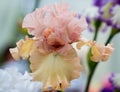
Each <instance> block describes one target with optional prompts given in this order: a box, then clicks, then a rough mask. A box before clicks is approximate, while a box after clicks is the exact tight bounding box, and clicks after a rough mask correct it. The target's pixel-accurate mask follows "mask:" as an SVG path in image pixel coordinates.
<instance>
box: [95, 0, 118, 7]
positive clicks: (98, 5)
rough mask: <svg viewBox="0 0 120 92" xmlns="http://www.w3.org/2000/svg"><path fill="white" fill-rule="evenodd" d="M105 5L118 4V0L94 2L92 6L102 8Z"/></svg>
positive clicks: (98, 0) (96, 0)
mask: <svg viewBox="0 0 120 92" xmlns="http://www.w3.org/2000/svg"><path fill="white" fill-rule="evenodd" d="M107 3H113V5H114V4H120V0H94V2H93V5H95V6H97V7H102V6H104V5H106V4H107Z"/></svg>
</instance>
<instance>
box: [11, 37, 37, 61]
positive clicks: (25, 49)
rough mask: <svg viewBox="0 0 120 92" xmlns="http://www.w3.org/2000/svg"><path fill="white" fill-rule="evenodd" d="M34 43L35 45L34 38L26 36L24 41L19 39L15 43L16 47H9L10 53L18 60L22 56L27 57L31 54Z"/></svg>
mask: <svg viewBox="0 0 120 92" xmlns="http://www.w3.org/2000/svg"><path fill="white" fill-rule="evenodd" d="M34 45H35V40H33V39H32V38H28V37H26V39H25V41H24V40H20V41H19V42H18V43H17V47H16V48H12V49H10V53H11V54H12V56H13V58H14V59H15V60H19V59H20V57H22V58H23V59H27V58H28V57H29V55H30V54H31V52H32V51H33V50H34V49H35V48H36V47H35V46H34Z"/></svg>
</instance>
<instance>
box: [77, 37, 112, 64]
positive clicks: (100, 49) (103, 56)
mask: <svg viewBox="0 0 120 92" xmlns="http://www.w3.org/2000/svg"><path fill="white" fill-rule="evenodd" d="M85 45H87V46H90V47H91V54H92V56H91V60H92V61H95V62H98V61H107V60H108V59H109V57H110V56H111V54H112V52H113V50H114V49H113V46H112V45H111V44H108V45H107V46H104V45H100V44H97V43H96V42H95V41H91V40H88V41H87V40H85V39H80V41H79V42H78V43H77V45H76V47H77V48H78V49H81V47H83V46H85Z"/></svg>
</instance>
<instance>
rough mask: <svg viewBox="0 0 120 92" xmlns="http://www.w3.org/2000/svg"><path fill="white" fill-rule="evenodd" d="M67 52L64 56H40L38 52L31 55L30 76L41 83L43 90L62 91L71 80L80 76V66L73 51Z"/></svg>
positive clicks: (48, 54) (53, 54)
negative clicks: (49, 88)
mask: <svg viewBox="0 0 120 92" xmlns="http://www.w3.org/2000/svg"><path fill="white" fill-rule="evenodd" d="M67 52H68V54H66V55H64V56H63V55H60V54H59V53H57V52H53V53H47V54H42V53H40V52H39V51H38V50H36V51H35V52H33V53H32V54H31V56H30V62H31V66H30V67H31V70H32V74H31V75H32V76H33V78H34V80H36V81H41V82H43V90H47V88H48V87H51V88H53V89H55V90H64V89H65V88H67V87H68V86H69V85H70V81H71V80H72V79H75V78H78V77H79V76H80V71H81V65H80V60H79V58H78V57H77V54H76V52H75V50H74V49H73V48H72V47H71V49H70V50H69V51H67Z"/></svg>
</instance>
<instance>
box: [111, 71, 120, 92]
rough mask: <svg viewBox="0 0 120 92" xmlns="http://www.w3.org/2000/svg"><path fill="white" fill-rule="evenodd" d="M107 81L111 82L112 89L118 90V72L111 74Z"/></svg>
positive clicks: (119, 75) (119, 78)
mask: <svg viewBox="0 0 120 92" xmlns="http://www.w3.org/2000/svg"><path fill="white" fill-rule="evenodd" d="M109 82H110V83H111V85H112V87H113V88H114V90H119V91H120V74H113V73H112V74H111V76H110V78H109Z"/></svg>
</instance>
